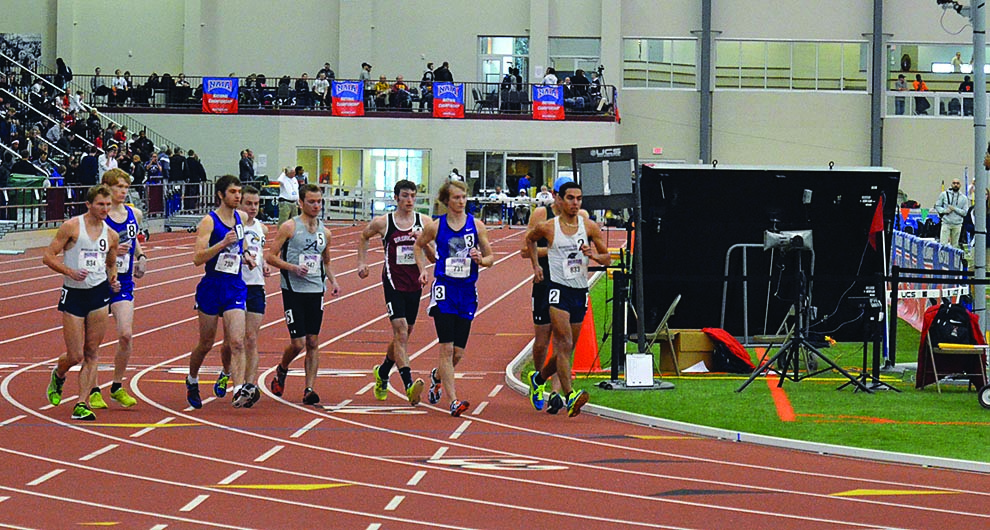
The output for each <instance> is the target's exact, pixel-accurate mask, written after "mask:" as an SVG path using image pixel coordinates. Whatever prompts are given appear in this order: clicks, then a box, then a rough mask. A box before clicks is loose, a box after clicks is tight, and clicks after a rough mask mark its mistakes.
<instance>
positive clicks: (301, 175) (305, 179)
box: [295, 166, 309, 189]
mask: <svg viewBox="0 0 990 530" xmlns="http://www.w3.org/2000/svg"><path fill="white" fill-rule="evenodd" d="M295 177H296V182H298V183H299V189H302V187H303V186H305V185H306V184H309V175H308V174H306V172H305V171H303V167H302V166H296V170H295Z"/></svg>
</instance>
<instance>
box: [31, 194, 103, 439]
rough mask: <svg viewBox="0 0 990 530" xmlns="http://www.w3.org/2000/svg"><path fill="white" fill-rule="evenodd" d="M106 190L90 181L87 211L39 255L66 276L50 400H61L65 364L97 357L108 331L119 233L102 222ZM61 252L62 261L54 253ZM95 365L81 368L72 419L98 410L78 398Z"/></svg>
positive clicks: (90, 380) (92, 383) (66, 225)
mask: <svg viewBox="0 0 990 530" xmlns="http://www.w3.org/2000/svg"><path fill="white" fill-rule="evenodd" d="M110 195H111V192H110V189H109V188H107V187H106V186H103V185H100V186H93V187H92V188H90V189H89V191H88V192H86V213H84V214H82V215H80V216H77V217H73V218H72V219H69V220H68V221H66V222H64V223H62V226H60V227H59V228H58V231H57V232H56V233H55V238H54V239H52V242H51V244H49V245H48V248H46V249H45V254H44V257H43V258H42V260H43V262H44V264H45V265H47V266H48V268H50V269H51V270H53V271H55V272H57V273H59V274H62V275H63V276H65V279H64V280H63V287H62V295H61V297H60V298H59V302H58V310H59V311H61V312H62V335H63V337H64V339H65V353H63V354H62V355H61V356H60V357H59V358H58V363H57V364H56V365H55V368H53V369H52V377H51V380H50V381H49V382H48V402H49V403H51V404H52V405H58V404H59V403H61V402H62V385H64V384H65V375H66V374H67V373H68V372H69V368H72V367H73V366H75V365H77V364H79V363H80V362H84V361H85V362H88V363H92V364H93V365H94V366H95V365H96V362H97V353H98V352H99V349H100V342H102V341H103V335H104V334H105V333H106V330H107V320H109V318H110V314H109V313H108V312H107V306H108V305H109V304H110V296H111V291H118V290H120V283H118V282H117V244H118V242H119V238H118V237H117V233H116V232H114V231H113V230H110V229H109V227H107V225H106V223H105V222H104V221H105V220H106V218H107V214H108V213H109V211H110V205H111V199H110ZM62 253H64V254H63V256H62V261H59V260H58V255H59V254H62ZM95 375H96V371H95V370H80V371H79V394H80V398H81V399H80V401H79V403H77V404H76V406H75V408H73V409H72V419H74V420H83V421H93V420H95V419H96V415H95V414H93V411H92V410H91V409H90V408H89V405H87V404H86V402H85V401H83V400H82V396H83V395H85V394H84V392H85V391H86V390H87V389H90V388H93V387H94V386H96V378H95Z"/></svg>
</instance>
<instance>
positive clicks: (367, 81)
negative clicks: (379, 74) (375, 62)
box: [358, 63, 371, 89]
mask: <svg viewBox="0 0 990 530" xmlns="http://www.w3.org/2000/svg"><path fill="white" fill-rule="evenodd" d="M358 79H360V80H361V81H364V87H365V89H367V88H369V87H371V65H370V64H368V63H361V73H360V74H358Z"/></svg>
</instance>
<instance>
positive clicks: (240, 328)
mask: <svg viewBox="0 0 990 530" xmlns="http://www.w3.org/2000/svg"><path fill="white" fill-rule="evenodd" d="M223 336H224V342H225V343H226V344H227V345H228V346H230V366H229V367H225V368H224V372H227V369H228V368H229V369H230V371H229V372H227V373H229V374H231V380H232V382H233V383H234V387H239V386H241V385H243V384H244V382H245V381H244V310H243V309H228V310H227V311H224V313H223Z"/></svg>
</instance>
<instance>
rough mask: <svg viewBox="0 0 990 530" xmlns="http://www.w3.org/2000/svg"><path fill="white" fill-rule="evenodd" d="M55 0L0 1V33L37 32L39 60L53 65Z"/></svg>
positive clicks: (54, 51)
mask: <svg viewBox="0 0 990 530" xmlns="http://www.w3.org/2000/svg"><path fill="white" fill-rule="evenodd" d="M57 6H58V3H57V2H56V0H32V1H30V2H23V1H15V0H3V1H0V13H2V16H0V33H38V34H40V35H41V60H42V62H43V63H45V64H47V65H50V66H52V67H54V66H55V58H56V57H57V55H56V48H55V29H56V28H55V19H56V9H57Z"/></svg>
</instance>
